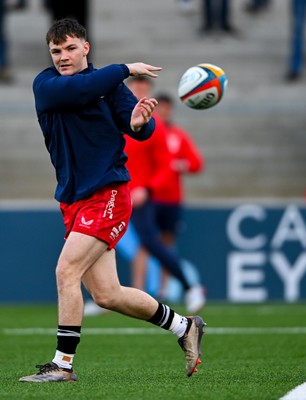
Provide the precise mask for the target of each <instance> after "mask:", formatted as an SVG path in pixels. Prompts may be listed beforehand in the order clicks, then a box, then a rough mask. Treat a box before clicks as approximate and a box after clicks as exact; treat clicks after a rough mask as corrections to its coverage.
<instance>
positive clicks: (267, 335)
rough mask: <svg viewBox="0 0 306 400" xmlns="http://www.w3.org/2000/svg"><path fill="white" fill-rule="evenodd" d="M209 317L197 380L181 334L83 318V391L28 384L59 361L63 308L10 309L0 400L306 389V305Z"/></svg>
mask: <svg viewBox="0 0 306 400" xmlns="http://www.w3.org/2000/svg"><path fill="white" fill-rule="evenodd" d="M174 308H175V309H176V310H177V311H178V312H180V313H184V308H183V307H180V306H179V307H174ZM202 316H203V317H204V319H205V320H206V322H207V324H208V326H207V333H206V334H205V335H204V339H203V343H202V352H203V355H202V364H201V365H200V366H199V372H198V373H196V374H194V375H193V376H192V377H191V378H187V377H186V376H185V375H184V355H183V352H182V351H181V349H180V348H179V346H178V344H177V343H176V337H175V336H174V335H172V334H171V333H169V332H162V331H161V330H160V329H158V328H155V327H154V326H153V325H151V324H147V323H145V322H142V321H138V320H133V319H131V318H127V317H123V316H121V315H118V314H115V313H109V314H107V315H103V316H96V317H86V318H85V319H84V324H83V334H82V338H81V344H80V346H79V348H78V352H77V355H76V357H75V363H74V368H75V371H76V373H77V374H78V382H72V383H62V382H60V383H21V382H18V378H19V377H20V376H23V375H28V374H31V373H34V372H35V371H36V369H35V365H36V364H44V363H46V362H50V361H51V360H52V358H53V355H54V349H55V344H56V338H55V328H56V318H57V317H56V307H55V306H53V305H52V306H19V307H17V306H2V307H1V311H0V317H1V318H0V321H1V322H0V323H1V329H0V365H1V367H0V399H12V400H13V399H14V400H15V399H18V400H19V399H20V400H22V399H28V400H33V399H43V400H44V399H46V400H47V399H50V400H51V399H54V400H62V399H63V400H70V399H71V400H72V399H74V400H78V399H82V400H83V399H84V400H86V399H108V400H117V399H118V400H119V399H120V400H130V399H135V400H136V399H137V400H138V399H139V400H158V399H160V400H167V399H170V400H172V399H173V400H174V399H175V400H181V399H182V400H183V399H184V400H193V399H196V400H199V399H206V400H225V399H226V400H253V399H254V400H255V399H256V400H274V399H275V400H277V399H279V398H280V397H282V396H284V395H285V394H286V393H287V392H288V391H289V390H291V389H293V388H294V387H295V386H297V385H300V384H302V383H303V382H305V381H306V362H305V360H306V318H305V317H306V307H305V304H275V303H267V304H261V305H237V304H223V303H222V304H218V303H213V304H208V305H207V306H206V308H205V310H204V311H203V313H202ZM33 328H41V331H37V330H33ZM125 328H135V329H132V330H130V331H125V330H124V329H125ZM222 328H224V329H222ZM234 328H237V329H234ZM275 328H277V329H275ZM294 328H295V329H294ZM144 329H149V330H148V331H147V333H146V331H145V330H144Z"/></svg>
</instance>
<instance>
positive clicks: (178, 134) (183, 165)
mask: <svg viewBox="0 0 306 400" xmlns="http://www.w3.org/2000/svg"><path fill="white" fill-rule="evenodd" d="M155 97H156V99H157V101H158V105H157V106H156V108H155V111H154V112H155V115H156V116H158V117H159V118H160V120H161V121H162V122H163V124H164V126H165V138H166V144H167V148H168V151H169V153H170V157H171V159H170V163H169V164H168V169H169V175H168V179H167V180H166V181H162V183H163V185H159V186H158V187H156V189H155V190H154V191H153V192H152V201H153V205H154V208H155V219H156V225H157V227H158V230H159V232H160V237H161V240H162V242H163V243H164V244H165V245H166V246H167V247H168V248H169V249H170V250H172V251H174V252H175V251H176V238H177V234H178V232H179V231H180V229H181V227H182V207H183V198H184V188H183V176H184V175H186V174H196V173H199V172H201V171H202V170H203V167H204V159H203V157H202V155H201V154H200V152H199V151H198V149H197V146H196V144H195V143H194V141H193V140H192V138H191V135H190V134H189V133H187V132H186V131H185V130H184V129H183V128H182V127H181V126H179V125H177V124H176V123H174V121H173V113H174V99H173V98H172V97H171V96H169V95H168V94H166V93H160V94H157V95H156V96H155ZM142 257H143V258H144V261H146V257H145V255H144V254H143V255H142ZM145 266H146V262H144V263H143V265H142V266H141V264H140V265H138V271H137V273H138V274H139V275H140V276H142V278H144V277H145V273H141V268H143V269H145ZM162 271H163V273H162V277H163V278H162V282H161V288H160V295H159V298H160V299H165V298H166V286H167V285H166V283H167V278H168V273H167V271H166V270H165V269H164V268H163V269H162ZM143 286H144V284H143Z"/></svg>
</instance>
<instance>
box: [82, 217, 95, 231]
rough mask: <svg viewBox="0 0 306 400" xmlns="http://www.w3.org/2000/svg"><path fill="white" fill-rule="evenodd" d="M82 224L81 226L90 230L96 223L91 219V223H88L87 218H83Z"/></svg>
mask: <svg viewBox="0 0 306 400" xmlns="http://www.w3.org/2000/svg"><path fill="white" fill-rule="evenodd" d="M81 222H82V223H81V224H79V226H84V227H85V228H88V229H89V228H90V225H91V224H92V223H93V222H94V220H93V219H90V220H89V221H86V219H85V217H82V218H81Z"/></svg>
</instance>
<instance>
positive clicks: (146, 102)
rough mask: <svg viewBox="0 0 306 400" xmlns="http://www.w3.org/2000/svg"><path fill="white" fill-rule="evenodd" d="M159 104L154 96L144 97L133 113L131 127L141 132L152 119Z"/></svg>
mask: <svg viewBox="0 0 306 400" xmlns="http://www.w3.org/2000/svg"><path fill="white" fill-rule="evenodd" d="M157 104H158V103H157V100H156V99H154V98H151V99H148V98H147V97H143V98H142V99H140V100H139V101H138V103H137V104H136V105H135V107H134V110H133V111H132V115H131V128H132V130H133V131H134V132H139V131H140V129H141V128H142V127H143V126H144V125H145V124H147V123H148V122H149V121H150V119H151V117H152V113H153V110H154V108H155V107H156V106H157Z"/></svg>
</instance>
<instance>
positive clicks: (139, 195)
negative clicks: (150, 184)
mask: <svg viewBox="0 0 306 400" xmlns="http://www.w3.org/2000/svg"><path fill="white" fill-rule="evenodd" d="M149 197H150V195H149V191H148V189H147V188H146V187H143V186H138V187H136V188H134V189H133V190H131V199H132V205H133V207H134V208H137V207H140V206H142V205H143V204H144V203H145V202H146V201H148V199H149Z"/></svg>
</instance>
